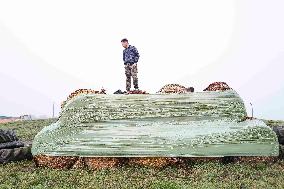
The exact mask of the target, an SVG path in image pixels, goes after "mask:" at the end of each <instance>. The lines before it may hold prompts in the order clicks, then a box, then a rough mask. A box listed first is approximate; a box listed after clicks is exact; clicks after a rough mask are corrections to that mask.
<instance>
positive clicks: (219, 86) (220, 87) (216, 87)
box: [203, 82, 232, 91]
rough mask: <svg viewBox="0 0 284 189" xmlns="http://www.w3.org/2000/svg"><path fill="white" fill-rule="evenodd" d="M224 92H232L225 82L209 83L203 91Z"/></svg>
mask: <svg viewBox="0 0 284 189" xmlns="http://www.w3.org/2000/svg"><path fill="white" fill-rule="evenodd" d="M225 90H232V88H231V87H229V85H227V83H225V82H214V83H211V84H210V85H209V86H208V87H207V88H206V89H204V90H203V91H225Z"/></svg>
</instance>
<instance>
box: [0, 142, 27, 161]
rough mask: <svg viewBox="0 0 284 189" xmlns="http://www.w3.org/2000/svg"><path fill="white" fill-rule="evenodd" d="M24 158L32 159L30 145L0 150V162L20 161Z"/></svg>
mask: <svg viewBox="0 0 284 189" xmlns="http://www.w3.org/2000/svg"><path fill="white" fill-rule="evenodd" d="M24 159H29V160H31V159H32V153H31V147H30V146H25V147H20V148H13V149H1V150H0V163H8V162H12V161H20V160H24Z"/></svg>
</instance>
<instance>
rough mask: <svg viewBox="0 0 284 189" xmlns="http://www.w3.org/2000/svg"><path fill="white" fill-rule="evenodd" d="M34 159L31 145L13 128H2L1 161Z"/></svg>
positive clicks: (0, 131)
mask: <svg viewBox="0 0 284 189" xmlns="http://www.w3.org/2000/svg"><path fill="white" fill-rule="evenodd" d="M24 159H32V154H31V145H30V144H28V143H24V142H22V141H20V140H19V139H18V137H17V136H16V134H15V132H14V131H12V130H2V129H0V163H8V162H12V161H19V160H24Z"/></svg>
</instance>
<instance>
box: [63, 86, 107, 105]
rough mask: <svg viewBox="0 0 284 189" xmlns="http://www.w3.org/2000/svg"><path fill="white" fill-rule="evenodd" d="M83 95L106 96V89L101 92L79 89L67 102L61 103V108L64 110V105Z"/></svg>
mask: <svg viewBox="0 0 284 189" xmlns="http://www.w3.org/2000/svg"><path fill="white" fill-rule="evenodd" d="M82 94H106V91H105V89H101V90H100V91H97V90H93V89H77V90H75V91H74V92H72V93H71V94H70V95H69V96H68V97H67V100H65V101H63V102H62V103H61V108H63V107H64V105H65V104H66V103H67V102H68V101H69V100H71V99H72V98H74V97H76V96H79V95H82Z"/></svg>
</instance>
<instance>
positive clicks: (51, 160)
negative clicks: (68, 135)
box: [33, 155, 78, 169]
mask: <svg viewBox="0 0 284 189" xmlns="http://www.w3.org/2000/svg"><path fill="white" fill-rule="evenodd" d="M33 160H34V162H35V164H36V166H38V167H51V168H55V169H69V168H71V167H72V166H73V165H74V164H75V162H76V161H77V160H78V157H72V156H47V155H36V156H34V158H33Z"/></svg>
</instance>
